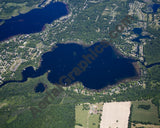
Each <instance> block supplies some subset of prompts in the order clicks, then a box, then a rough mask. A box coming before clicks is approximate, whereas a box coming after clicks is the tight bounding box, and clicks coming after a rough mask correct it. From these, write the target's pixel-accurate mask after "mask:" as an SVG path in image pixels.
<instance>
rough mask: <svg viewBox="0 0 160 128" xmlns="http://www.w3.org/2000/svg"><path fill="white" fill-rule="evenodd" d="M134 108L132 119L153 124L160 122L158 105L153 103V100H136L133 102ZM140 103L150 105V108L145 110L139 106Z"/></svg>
mask: <svg viewBox="0 0 160 128" xmlns="http://www.w3.org/2000/svg"><path fill="white" fill-rule="evenodd" d="M132 104H133V110H132V117H131V120H132V121H136V122H142V123H152V124H160V122H159V119H158V111H157V107H156V106H155V105H154V104H152V103H151V101H135V102H132ZM139 105H150V106H151V107H150V109H149V110H145V109H142V108H138V106H139Z"/></svg>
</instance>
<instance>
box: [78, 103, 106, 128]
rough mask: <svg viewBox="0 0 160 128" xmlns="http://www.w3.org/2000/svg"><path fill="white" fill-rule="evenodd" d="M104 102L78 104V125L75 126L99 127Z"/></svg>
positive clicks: (82, 127)
mask: <svg viewBox="0 0 160 128" xmlns="http://www.w3.org/2000/svg"><path fill="white" fill-rule="evenodd" d="M102 107H103V104H102V103H99V104H98V103H97V104H90V103H85V104H80V105H78V106H76V109H75V110H76V112H75V114H76V116H75V118H76V126H75V128H99V127H98V126H99V123H100V115H101V112H102Z"/></svg>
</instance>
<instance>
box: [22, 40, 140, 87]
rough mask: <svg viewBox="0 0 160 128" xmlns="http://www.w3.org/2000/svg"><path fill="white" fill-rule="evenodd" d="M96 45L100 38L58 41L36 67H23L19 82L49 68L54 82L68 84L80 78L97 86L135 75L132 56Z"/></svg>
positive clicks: (87, 83) (49, 75)
mask: <svg viewBox="0 0 160 128" xmlns="http://www.w3.org/2000/svg"><path fill="white" fill-rule="evenodd" d="M99 46H102V44H101V42H97V43H95V44H94V45H92V46H88V47H87V46H82V45H80V44H76V43H67V44H57V45H56V47H54V48H53V49H52V51H49V52H46V53H45V54H43V55H42V59H41V65H40V67H39V68H38V69H37V70H36V71H35V70H34V69H33V67H27V68H26V69H25V70H23V72H22V75H23V80H22V81H21V82H24V81H26V80H27V78H29V77H32V78H34V77H38V76H41V75H43V74H44V73H46V72H48V80H49V81H50V82H51V83H53V84H57V85H63V86H70V85H71V84H73V83H75V82H81V83H82V84H83V85H84V86H85V87H86V88H89V89H97V90H98V89H102V88H104V87H107V86H108V85H114V84H116V83H118V82H119V81H121V80H124V79H126V78H131V77H136V76H137V72H136V70H135V67H134V66H133V64H132V63H133V62H136V61H135V60H133V59H130V58H125V57H123V56H122V55H120V54H119V53H118V52H117V51H116V50H115V49H114V48H113V47H112V46H110V45H109V46H108V47H106V48H104V49H103V52H101V53H94V52H93V50H94V49H95V48H97V47H98V48H99V51H100V50H101V49H100V47H99ZM81 62H83V63H81ZM80 63H81V65H80ZM86 63H87V66H86ZM78 68H79V70H78ZM75 69H76V71H75ZM61 78H63V79H61ZM60 79H61V80H60ZM69 79H70V81H69ZM62 82H63V83H62ZM67 82H68V83H67ZM66 84H67V85H66Z"/></svg>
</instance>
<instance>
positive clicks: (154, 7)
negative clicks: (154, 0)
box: [152, 4, 160, 13]
mask: <svg viewBox="0 0 160 128" xmlns="http://www.w3.org/2000/svg"><path fill="white" fill-rule="evenodd" d="M159 8H160V4H153V5H152V9H153V13H157V10H158V9H159Z"/></svg>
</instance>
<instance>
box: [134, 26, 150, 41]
mask: <svg viewBox="0 0 160 128" xmlns="http://www.w3.org/2000/svg"><path fill="white" fill-rule="evenodd" d="M133 32H134V33H135V34H137V35H138V37H136V38H135V39H132V41H136V42H138V43H140V42H141V41H140V39H144V38H148V39H150V36H148V35H146V36H142V28H134V29H133Z"/></svg>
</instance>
